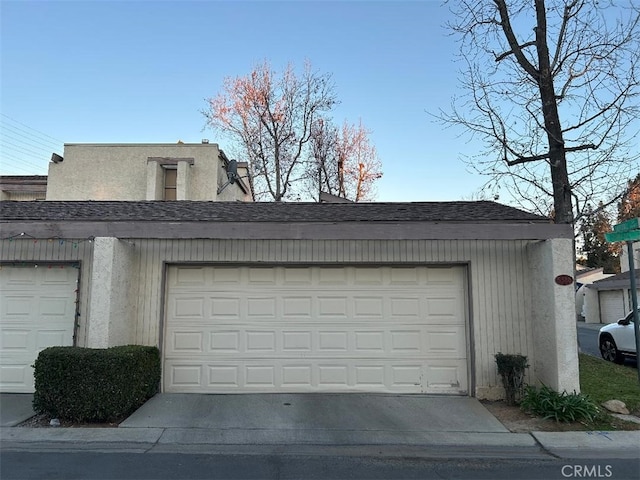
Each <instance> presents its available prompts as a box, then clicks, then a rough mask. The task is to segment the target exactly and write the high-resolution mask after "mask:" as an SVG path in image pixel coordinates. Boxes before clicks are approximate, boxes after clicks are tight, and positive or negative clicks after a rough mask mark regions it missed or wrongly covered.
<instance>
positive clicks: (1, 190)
mask: <svg viewBox="0 0 640 480" xmlns="http://www.w3.org/2000/svg"><path fill="white" fill-rule="evenodd" d="M46 194H47V176H46V175H0V200H13V201H30V200H44V199H45V197H46Z"/></svg>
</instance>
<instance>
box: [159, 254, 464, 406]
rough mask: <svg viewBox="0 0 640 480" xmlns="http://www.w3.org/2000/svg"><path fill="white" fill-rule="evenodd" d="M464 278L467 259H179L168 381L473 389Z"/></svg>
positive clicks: (169, 324) (202, 385) (171, 281)
mask: <svg viewBox="0 0 640 480" xmlns="http://www.w3.org/2000/svg"><path fill="white" fill-rule="evenodd" d="M463 278H464V269H463V267H451V268H426V267H416V268H396V267H381V268H373V267H372V268H367V267H340V268H332V267H310V268H309V267H307V268H291V267H286V268H285V267H271V268H254V267H212V266H206V267H188V266H184V267H182V266H173V267H170V268H169V272H168V298H167V315H166V317H167V318H166V328H165V342H164V352H163V356H164V369H163V372H164V373H163V376H164V391H166V392H208V393H229V392H314V391H335V392H344V391H368V392H372V391H376V392H403V393H420V392H422V393H447V394H452V393H453V394H464V393H466V392H467V389H468V382H467V359H466V357H467V354H466V352H467V344H466V321H465V318H466V315H465V289H464V282H463Z"/></svg>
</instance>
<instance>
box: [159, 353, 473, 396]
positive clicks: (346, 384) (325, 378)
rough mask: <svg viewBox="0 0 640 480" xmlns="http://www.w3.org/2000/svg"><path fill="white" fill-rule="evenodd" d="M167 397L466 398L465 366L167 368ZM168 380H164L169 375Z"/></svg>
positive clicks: (282, 362) (282, 363) (254, 363)
mask: <svg viewBox="0 0 640 480" xmlns="http://www.w3.org/2000/svg"><path fill="white" fill-rule="evenodd" d="M165 368H167V369H168V371H169V377H170V378H171V381H170V382H168V383H167V384H166V385H165V391H167V392H202V391H207V390H212V389H213V390H214V391H216V392H218V393H237V392H244V391H251V392H273V391H290V392H293V391H296V392H317V391H336V392H339V391H379V392H397V393H424V392H425V391H428V392H429V393H447V394H459V393H465V392H466V388H465V387H464V384H465V383H466V363H465V362H464V360H461V361H458V362H453V363H452V362H437V361H436V362H415V361H396V362H393V363H392V364H389V363H387V362H384V363H383V362H379V361H375V360H364V359H363V360H360V361H357V362H351V361H349V360H343V361H340V360H335V359H334V360H324V361H319V362H318V361H313V360H307V361H299V360H298V361H294V360H288V359H279V360H274V361H273V362H271V363H268V364H265V363H264V362H262V361H258V360H242V361H235V362H214V363H206V362H205V363H202V364H201V363H194V362H192V363H185V364H173V363H171V362H168V363H167V365H166V366H165ZM165 375H166V374H165Z"/></svg>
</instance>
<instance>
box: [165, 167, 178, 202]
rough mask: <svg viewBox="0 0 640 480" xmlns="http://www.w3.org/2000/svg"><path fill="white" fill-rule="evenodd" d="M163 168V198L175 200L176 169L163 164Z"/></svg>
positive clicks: (176, 197) (176, 186)
mask: <svg viewBox="0 0 640 480" xmlns="http://www.w3.org/2000/svg"><path fill="white" fill-rule="evenodd" d="M163 170H164V195H163V200H177V199H178V196H177V190H178V170H177V169H176V168H175V167H174V168H171V167H168V166H165V167H164V168H163Z"/></svg>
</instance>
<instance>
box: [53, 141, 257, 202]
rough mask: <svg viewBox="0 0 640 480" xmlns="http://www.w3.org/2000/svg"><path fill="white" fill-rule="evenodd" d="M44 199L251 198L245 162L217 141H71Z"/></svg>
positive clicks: (58, 161) (56, 162) (56, 163)
mask: <svg viewBox="0 0 640 480" xmlns="http://www.w3.org/2000/svg"><path fill="white" fill-rule="evenodd" d="M230 165H231V166H232V168H231V169H230ZM230 173H233V174H237V175H234V181H233V183H229V182H228V180H229V174H230ZM46 199H47V200H125V201H142V200H195V201H243V202H250V201H253V194H252V191H251V182H250V178H249V174H248V168H247V164H246V163H237V162H235V161H232V162H230V161H229V159H228V158H227V157H226V155H225V154H224V152H223V151H222V150H220V149H219V147H218V145H216V144H214V143H204V142H203V143H201V144H184V143H178V144H70V143H67V144H65V146H64V156H59V155H55V154H54V155H53V157H52V162H51V163H50V164H49V176H48V185H47V196H46Z"/></svg>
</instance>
